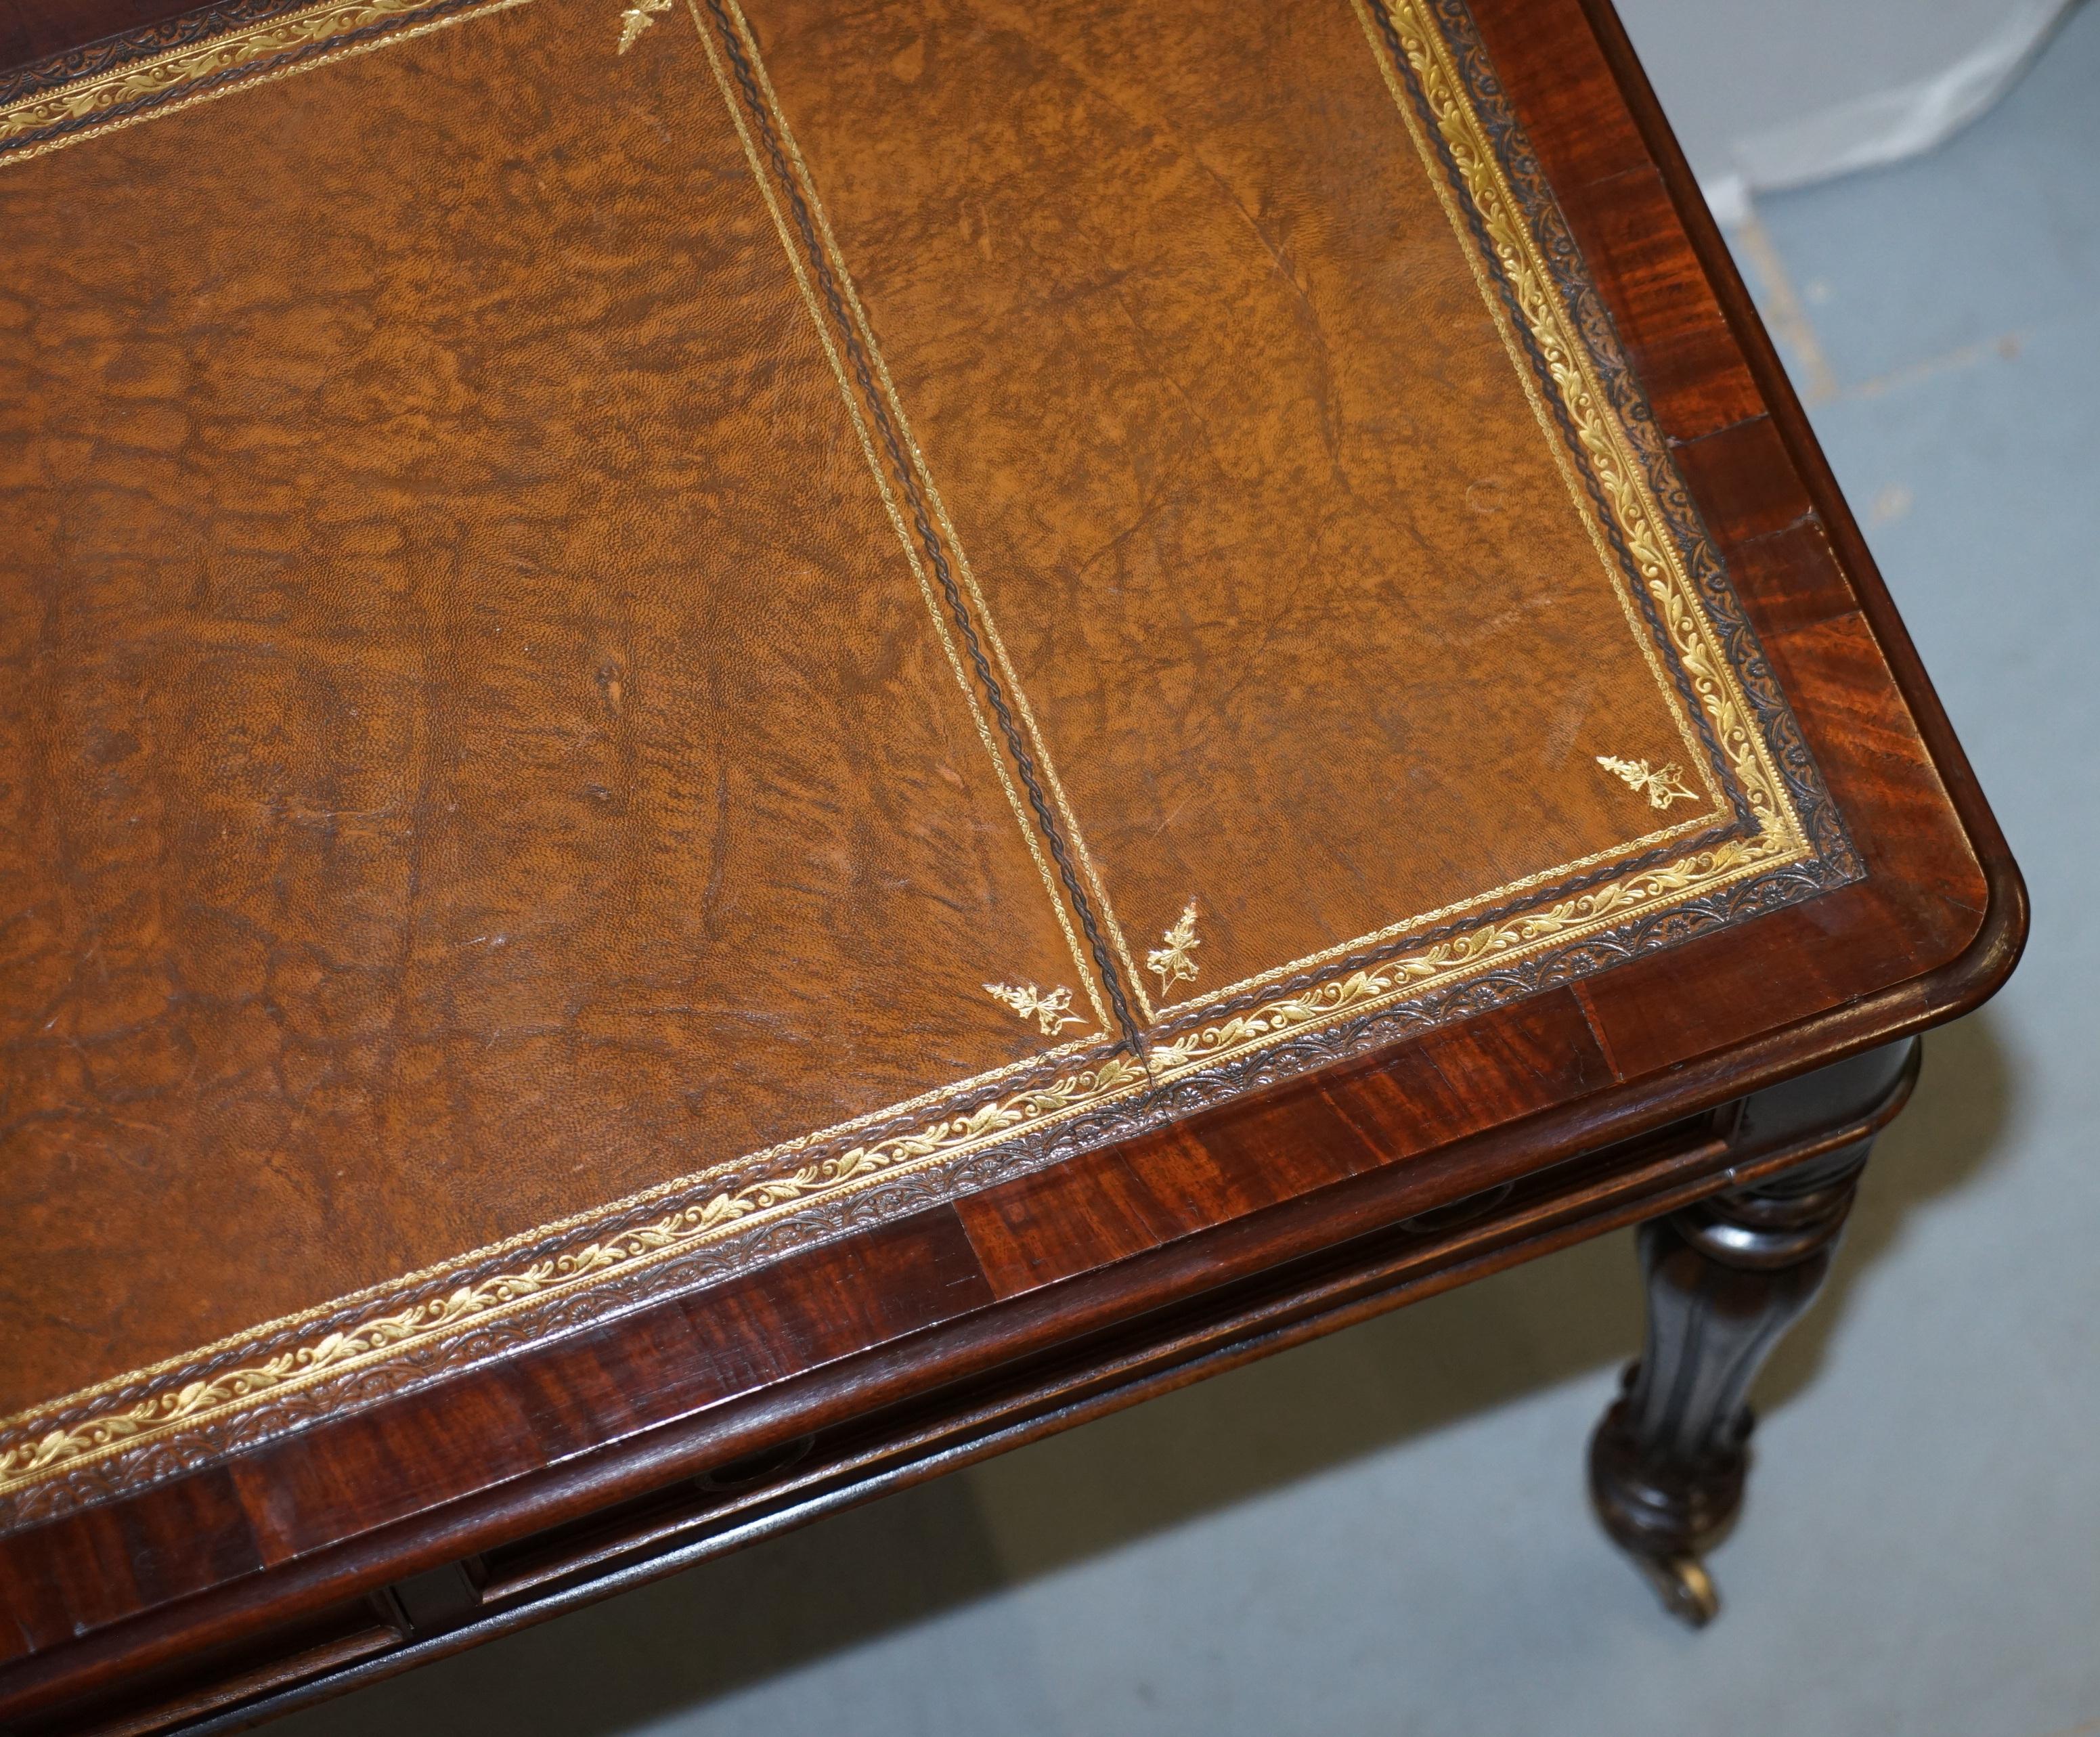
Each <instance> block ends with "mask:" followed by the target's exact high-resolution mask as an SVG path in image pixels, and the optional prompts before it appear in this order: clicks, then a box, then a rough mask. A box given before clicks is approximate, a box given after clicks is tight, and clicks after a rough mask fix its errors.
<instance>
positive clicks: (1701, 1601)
mask: <svg viewBox="0 0 2100 1737" xmlns="http://www.w3.org/2000/svg"><path fill="white" fill-rule="evenodd" d="M1634 1564H1635V1567H1638V1568H1639V1570H1640V1571H1641V1573H1642V1574H1643V1576H1646V1578H1647V1580H1648V1585H1651V1586H1652V1587H1653V1588H1654V1589H1655V1594H1656V1596H1657V1598H1660V1599H1661V1600H1662V1607H1663V1608H1664V1609H1665V1611H1669V1612H1670V1615H1671V1616H1674V1617H1675V1618H1676V1619H1677V1620H1679V1622H1681V1623H1683V1625H1685V1626H1686V1627H1687V1628H1691V1629H1703V1628H1705V1626H1706V1625H1707V1624H1708V1623H1710V1622H1711V1621H1713V1620H1714V1618H1715V1617H1716V1616H1719V1615H1720V1613H1721V1594H1719V1593H1718V1591H1716V1590H1715V1589H1714V1576H1712V1575H1710V1574H1709V1573H1708V1572H1706V1565H1705V1563H1702V1562H1701V1561H1700V1559H1699V1558H1697V1557H1696V1556H1636V1557H1635V1558H1634Z"/></svg>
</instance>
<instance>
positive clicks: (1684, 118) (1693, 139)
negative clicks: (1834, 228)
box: [1618, 0, 2071, 223]
mask: <svg viewBox="0 0 2100 1737" xmlns="http://www.w3.org/2000/svg"><path fill="white" fill-rule="evenodd" d="M2070 3H2071V0H1618V7H1619V15H1620V16H1621V18H1623V19H1624V20H1626V30H1627V33H1629V34H1630V36H1631V37H1633V39H1634V46H1635V47H1636V48H1637V49H1639V51H1640V55H1641V60H1642V62H1643V64H1645V65H1646V67H1647V68H1648V77H1650V78H1651V79H1652V80H1653V81H1654V83H1655V87H1656V91H1657V95H1660V96H1661V99H1662V104H1663V107H1664V108H1665V110H1666V111H1667V112H1668V113H1669V115H1670V124H1671V125H1672V126H1674V127H1675V129H1676V130H1677V136H1678V138H1679V139H1680V140H1681V141H1682V142H1683V146H1684V150H1685V154H1686V155H1687V157H1690V158H1691V160H1692V168H1693V170H1695V171H1696V173H1697V174H1698V176H1699V179H1700V181H1701V184H1702V185H1703V186H1704V187H1705V191H1706V196H1707V198H1708V201H1710V203H1711V204H1712V205H1713V206H1714V212H1715V214H1716V215H1717V216H1718V217H1719V218H1721V219H1722V221H1723V222H1724V223H1726V222H1729V221H1732V220H1734V219H1738V218H1740V217H1742V216H1743V215H1745V214H1747V211H1748V204H1749V196H1750V195H1751V194H1753V193H1754V192H1766V191H1769V190H1771V189H1773V188H1776V187H1795V186H1799V185H1800V184H1802V183H1804V182H1808V181H1817V180H1821V179H1824V177H1825V176H1828V175H1833V174H1843V173H1844V172H1845V171H1846V170H1851V169H1864V168H1868V167H1870V166H1872V165H1875V164H1877V163H1886V162H1893V161H1895V160H1896V159H1897V158H1899V157H1908V156H1910V155H1911V154H1912V153H1913V152H1918V151H1923V150H1926V149H1928V148H1930V147H1931V146H1933V145H1935V144H1937V143H1939V141H1940V140H1941V139H1944V138H1945V137H1947V135H1948V134H1950V133H1952V132H1953V131H1955V130H1957V129H1958V128H1960V127H1961V126H1965V125H1966V124H1967V123H1968V122H1969V121H1972V120H1974V118H1975V117H1977V116H1978V115H1979V114H1981V113H1982V112H1983V111H1984V110H1985V109H1986V108H1989V107H1990V105H1991V104H1992V102H1994V101H1995V100H1996V99H1997V97H1998V96H1999V95H2000V94H2001V92H2003V91H2004V90H2005V88H2006V86H2008V85H2010V83H2011V82H2012V81H2013V80H2014V78H2015V77H2018V73H2019V72H2020V70H2021V69H2022V68H2023V67H2024V66H2025V65H2026V64H2027V60H2028V58H2029V57H2030V56H2031V55H2032V54H2033V52H2034V51H2035V49H2036V47H2037V46H2039V44H2040V41H2041V39H2042V37H2044V36H2045V35H2046V34H2047V33H2048V32H2049V27H2050V26H2051V25H2052V24H2054V22H2055V21H2056V20H2057V19H2058V16H2059V15H2061V14H2062V13H2063V11H2065V10H2066V9H2067V5H2068V4H2070Z"/></svg>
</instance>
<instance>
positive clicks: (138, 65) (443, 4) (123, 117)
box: [0, 0, 527, 166]
mask: <svg viewBox="0 0 2100 1737" xmlns="http://www.w3.org/2000/svg"><path fill="white" fill-rule="evenodd" d="M525 4H527V0H320V3H319V4H315V5H311V6H307V7H302V8H299V9H297V10H294V11H287V12H280V13H276V14H273V15H271V16H269V17H267V18H265V19H264V20H262V21H260V22H257V23H253V24H247V25H246V26H245V28H234V29H229V30H227V32H226V33H223V34H218V33H214V34H213V35H211V36H210V37H207V38H206V39H205V40H202V41H195V42H182V43H179V44H178V45H177V46H171V47H169V48H166V49H164V50H162V51H160V52H157V53H155V52H152V51H150V45H151V44H152V42H153V39H154V36H155V32H153V31H152V30H148V31H142V32H139V33H135V39H136V40H137V41H138V42H139V44H140V45H141V46H147V47H148V52H146V53H143V54H142V55H135V56H134V55H125V54H123V52H122V51H123V48H124V47H125V46H126V43H125V42H124V41H123V40H122V39H119V41H118V42H117V43H116V44H115V45H113V46H114V47H115V49H116V51H117V52H116V55H115V56H113V58H114V59H115V64H112V65H108V66H106V67H101V68H97V69H96V70H94V71H92V72H90V73H86V75H85V76H82V77H77V78H74V79H69V80H67V81H65V82H63V83H60V84H58V85H55V86H42V84H41V81H38V84H39V86H40V87H39V88H35V89H32V90H29V91H28V92H27V93H26V94H25V95H20V96H18V97H16V98H15V99H14V100H13V101H11V102H8V103H6V104H0V166H4V165H7V163H10V162H14V161H21V160H22V159H24V158H27V157H40V156H42V155H43V154H44V153H45V152H50V151H56V150H59V149H60V148H63V147H64V146H67V145H70V144H77V143H80V142H81V141H82V140H83V139H94V138H97V137H99V136H100V135H101V134H104V133H107V132H110V131H112V130H114V129H116V128H117V127H121V126H130V125H131V124H132V123H133V122H135V121H143V120H147V119H149V118H151V117H155V116H159V115H165V114H171V113H173V112H175V111H176V110H178V109H182V108H188V107H190V106H191V105H192V104H196V103H201V102H207V101H210V99H213V98H214V97H218V96H223V95H226V94H227V93H228V92H229V91H232V90H241V89H245V88H246V87H247V86H250V85H254V84H259V83H262V82H267V81H268V80H272V79H276V78H281V77H285V76H287V75H288V74H289V73H299V72H306V71H308V70H311V68H315V67H318V66H324V65H328V64H331V63H332V62H333V61H336V60H342V58H344V57H345V56H346V55H354V54H362V53H364V52H365V51H368V50H369V49H373V48H376V47H378V46H381V44H382V43H384V42H398V41H400V40H402V39H403V38H404V37H410V36H420V35H422V34H424V33H427V32H429V31H432V30H442V29H447V28H448V27H449V26H451V25H453V24H462V23H464V22H465V20H468V19H470V18H478V17H479V16H481V15H483V13H486V12H500V11H507V10H508V9H509V8H510V7H515V6H523V5H525ZM69 58H77V57H69Z"/></svg>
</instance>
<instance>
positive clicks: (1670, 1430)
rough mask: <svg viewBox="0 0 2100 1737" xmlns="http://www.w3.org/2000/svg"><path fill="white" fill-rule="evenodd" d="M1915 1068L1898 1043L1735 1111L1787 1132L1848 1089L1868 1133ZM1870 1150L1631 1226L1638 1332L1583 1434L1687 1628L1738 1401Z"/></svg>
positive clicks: (1734, 1474)
mask: <svg viewBox="0 0 2100 1737" xmlns="http://www.w3.org/2000/svg"><path fill="white" fill-rule="evenodd" d="M1915 1072H1916V1058H1915V1055H1914V1053H1913V1046H1912V1045H1911V1044H1908V1043H1905V1044H1901V1045H1898V1046H1895V1047H1893V1048H1891V1049H1890V1050H1887V1051H1880V1052H1877V1054H1875V1055H1873V1056H1865V1057H1860V1058H1857V1059H1855V1061H1853V1062H1851V1063H1848V1064H1846V1065H1844V1066H1843V1067H1842V1068H1838V1069H1829V1070H1826V1072H1825V1074H1823V1075H1820V1076H1811V1077H1810V1078H1807V1079H1806V1080H1802V1081H1797V1082H1793V1083H1792V1084H1791V1085H1789V1086H1786V1087H1778V1088H1775V1090H1774V1091H1771V1092H1765V1093H1759V1094H1758V1096H1756V1097H1754V1098H1753V1099H1751V1100H1749V1105H1748V1107H1747V1109H1746V1115H1745V1121H1746V1122H1749V1121H1750V1120H1752V1119H1754V1118H1762V1120H1763V1121H1764V1122H1766V1123H1767V1125H1771V1126H1774V1127H1775V1128H1786V1127H1788V1126H1789V1124H1790V1125H1792V1126H1799V1124H1800V1122H1802V1121H1803V1120H1806V1119H1807V1118H1809V1117H1810V1116H1811V1115H1817V1116H1820V1115H1828V1114H1829V1109H1831V1107H1832V1100H1833V1098H1835V1099H1841V1100H1842V1099H1846V1098H1849V1099H1851V1100H1852V1104H1855V1105H1857V1106H1858V1110H1859V1112H1860V1113H1862V1114H1864V1115H1866V1116H1867V1117H1868V1118H1870V1119H1869V1121H1868V1123H1867V1126H1869V1127H1871V1126H1875V1125H1877V1124H1878V1123H1879V1122H1882V1121H1883V1120H1885V1119H1886V1116H1887V1115H1889V1114H1892V1113H1894V1110H1895V1107H1896V1106H1897V1105H1899V1104H1900V1103H1901V1101H1902V1100H1903V1098H1904V1096H1906V1095H1907V1094H1908V1090H1909V1086H1910V1081H1911V1079H1912V1078H1913V1077H1914V1075H1915ZM1847 1107H1848V1108H1849V1107H1851V1105H1848V1106H1847ZM1831 1119H1832V1120H1833V1121H1837V1122H1839V1123H1841V1125H1842V1123H1844V1122H1846V1121H1848V1120H1850V1119H1851V1118H1845V1117H1842V1116H1840V1117H1833V1118H1831ZM1825 1125H1826V1126H1828V1125H1829V1124H1828V1123H1827V1122H1826V1123H1825ZM1853 1125H1855V1126H1858V1125H1860V1124H1859V1123H1857V1122H1855V1123H1854V1124H1853ZM1872 1146H1873V1135H1872V1133H1871V1132H1868V1133H1866V1134H1865V1135H1864V1137H1863V1138H1861V1139H1859V1140H1855V1141H1853V1142H1851V1144H1847V1145H1845V1146H1842V1147H1840V1148H1838V1149H1837V1150H1835V1151H1832V1152H1826V1153H1823V1154H1821V1155H1820V1156H1818V1157H1815V1158H1812V1159H1811V1160H1808V1161H1807V1162H1803V1163H1802V1164H1800V1165H1798V1166H1795V1167H1794V1168H1793V1169H1791V1170H1783V1171H1781V1172H1780V1173H1779V1174H1778V1175H1774V1176H1771V1177H1768V1178H1767V1179H1765V1180H1764V1181H1762V1182H1760V1183H1758V1184H1754V1185H1753V1186H1751V1187H1749V1188H1737V1189H1734V1190H1732V1191H1731V1192H1729V1193H1725V1194H1720V1195H1717V1196H1714V1197H1712V1198H1711V1199H1709V1200H1705V1201H1700V1202H1699V1203H1698V1204H1697V1205H1696V1206H1690V1207H1687V1208H1686V1209H1685V1210H1683V1211H1682V1212H1679V1213H1676V1214H1674V1215H1672V1216H1670V1218H1667V1219H1658V1220H1657V1221H1656V1222H1654V1223H1648V1224H1644V1225H1643V1226H1642V1227H1641V1231H1640V1259H1641V1267H1642V1271H1643V1274H1644V1275H1645V1276H1646V1279H1647V1282H1648V1342H1647V1345H1646V1347H1645V1349H1644V1350H1643V1351H1642V1353H1641V1359H1640V1361H1639V1362H1638V1363H1636V1364H1633V1365H1632V1366H1630V1368H1629V1369H1627V1371H1626V1385H1625V1391H1624V1392H1623V1394H1622V1395H1621V1397H1620V1398H1619V1400H1617V1403H1615V1404H1613V1405H1612V1408H1611V1409H1610V1410H1609V1411H1608V1412H1607V1413H1605V1415H1604V1422H1602V1423H1600V1424H1599V1425H1598V1426H1597V1431H1596V1434H1595V1435H1594V1436H1592V1437H1591V1438H1590V1496H1591V1498H1592V1500H1593V1501H1595V1504H1596V1508H1597V1514H1598V1517H1599V1519H1601V1520H1602V1521H1603V1522H1604V1529H1605V1531H1606V1532H1609V1533H1610V1534H1611V1536H1612V1540H1613V1541H1615V1542H1616V1543H1617V1544H1618V1545H1619V1546H1620V1547H1621V1549H1623V1550H1626V1552H1627V1554H1629V1555H1630V1556H1631V1557H1632V1558H1633V1559H1634V1562H1635V1564H1636V1566H1638V1567H1639V1568H1640V1569H1641V1570H1642V1572H1643V1573H1644V1574H1646V1575H1647V1576H1648V1579H1649V1580H1651V1581H1652V1583H1653V1584H1654V1585H1655V1588H1656V1590H1657V1592H1658V1593H1659V1594H1661V1598H1662V1601H1663V1604H1664V1607H1665V1608H1666V1609H1668V1610H1669V1611H1670V1612H1671V1613H1672V1614H1673V1615H1674V1616H1679V1617H1682V1618H1683V1620H1685V1621H1686V1622H1688V1623H1690V1624H1691V1625H1692V1626H1693V1627H1695V1628H1699V1627H1703V1626H1704V1625H1705V1624H1707V1623H1708V1622H1710V1621H1711V1620H1713V1617H1714V1614H1715V1612H1716V1611H1718V1610H1719V1608H1720V1600H1719V1598H1718V1596H1717V1595H1716V1594H1715V1592H1714V1583H1713V1580H1711V1579H1710V1577H1709V1576H1708V1574H1707V1572H1706V1570H1705V1567H1704V1565H1703V1564H1702V1563H1701V1561H1700V1558H1701V1555H1702V1554H1704V1553H1705V1551H1706V1550H1710V1548H1712V1546H1713V1545H1714V1544H1715V1543H1716V1542H1718V1541H1719V1539H1720V1538H1721V1536H1722V1535H1723V1533H1724V1532H1726V1531H1727V1528H1728V1525H1729V1523H1730V1522H1731V1521H1732V1520H1733V1519H1734V1518H1735V1516H1736V1510H1737V1509H1738V1508H1740V1506H1742V1500H1743V1476H1744V1472H1745V1469H1746V1467H1747V1465H1748V1460H1749V1455H1748V1453H1747V1451H1746V1449H1747V1447H1748V1444H1749V1436H1750V1428H1751V1424H1752V1421H1753V1420H1752V1418H1751V1415H1750V1409H1749V1404H1747V1402H1746V1399H1745V1395H1747V1394H1748V1393H1749V1387H1750V1382H1751V1381H1752V1379H1753V1378H1754V1377H1755V1376H1756V1374H1757V1373H1758V1369H1759V1368H1760V1367H1761V1366H1762V1364H1763V1362H1764V1360H1765V1358H1766V1356H1767V1355H1768V1354H1769V1353H1770V1352H1771V1348H1772V1347H1773V1346H1774V1345H1775V1344H1776V1343H1777V1342H1778V1340H1779V1337H1780V1334H1782V1333H1784V1332H1785V1330H1786V1329H1787V1328H1788V1327H1789V1325H1792V1323H1793V1320H1794V1319H1795V1318H1796V1317H1797V1316H1799V1315H1800V1314H1801V1312H1802V1311H1803V1310H1804V1309H1806V1308H1807V1307H1808V1305H1809V1303H1810V1302H1811V1300H1812V1299H1813V1298H1814V1297H1815V1293H1816V1292H1817V1290H1820V1288H1821V1286H1822V1284H1823V1280H1824V1274H1825V1273H1826V1272H1828V1271H1829V1266H1830V1255H1831V1251H1832V1250H1833V1248H1834V1247H1835V1246H1836V1245H1837V1241H1838V1232H1839V1230H1840V1228H1842V1226H1843V1224H1844V1222H1845V1215H1846V1212H1847V1211H1848V1210H1850V1209H1851V1204H1852V1193H1853V1189H1854V1187H1855V1184H1857V1182H1858V1179H1859V1175H1860V1170H1861V1168H1862V1167H1863V1166H1864V1165H1865V1163H1866V1162H1867V1153H1868V1150H1869V1148H1871V1147H1872Z"/></svg>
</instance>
